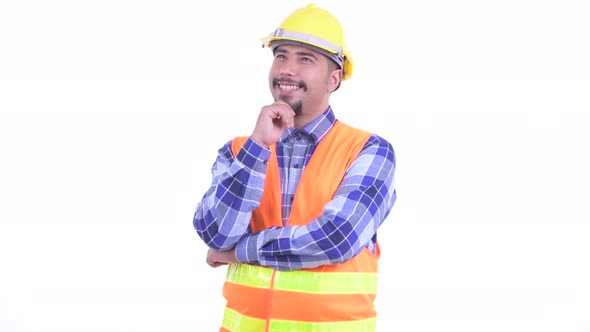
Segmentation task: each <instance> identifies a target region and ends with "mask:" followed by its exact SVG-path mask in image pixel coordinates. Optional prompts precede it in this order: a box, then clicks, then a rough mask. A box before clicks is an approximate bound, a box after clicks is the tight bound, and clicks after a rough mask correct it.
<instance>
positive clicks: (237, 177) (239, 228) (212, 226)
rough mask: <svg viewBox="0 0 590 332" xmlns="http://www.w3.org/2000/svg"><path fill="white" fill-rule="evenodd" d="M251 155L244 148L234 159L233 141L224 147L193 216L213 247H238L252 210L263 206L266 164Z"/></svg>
mask: <svg viewBox="0 0 590 332" xmlns="http://www.w3.org/2000/svg"><path fill="white" fill-rule="evenodd" d="M255 150H256V149H255ZM256 152H260V151H258V150H256ZM262 154H263V155H264V152H262ZM251 157H252V155H251V154H248V153H246V151H244V153H241V154H238V156H237V157H236V158H233V155H232V154H231V148H230V146H229V143H228V145H226V146H225V147H224V148H222V149H220V153H219V156H218V158H217V160H216V162H215V164H214V166H213V168H212V175H213V181H212V184H211V186H210V188H209V190H208V191H207V193H206V194H205V195H204V197H203V198H202V200H201V201H200V202H199V203H198V204H197V208H196V210H195V214H194V218H193V226H194V227H195V230H196V231H197V234H198V235H199V237H201V238H202V239H203V241H204V242H205V243H206V244H207V245H208V246H209V247H211V248H215V249H220V250H227V249H230V248H232V247H234V246H235V244H236V243H237V241H238V240H239V239H240V238H241V237H243V236H244V234H246V233H247V232H248V229H249V224H250V218H251V216H252V210H253V209H255V208H256V207H258V206H259V205H260V199H261V198H262V192H263V186H264V176H265V175H264V172H263V171H264V170H265V167H266V165H265V164H264V163H263V161H261V160H256V159H255V158H251Z"/></svg>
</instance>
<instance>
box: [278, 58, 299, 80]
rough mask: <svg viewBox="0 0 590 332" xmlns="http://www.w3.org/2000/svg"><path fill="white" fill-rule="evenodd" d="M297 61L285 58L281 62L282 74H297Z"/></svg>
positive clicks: (280, 72)
mask: <svg viewBox="0 0 590 332" xmlns="http://www.w3.org/2000/svg"><path fill="white" fill-rule="evenodd" d="M295 69H296V67H295V63H294V61H292V60H291V59H288V60H285V61H283V62H282V63H281V67H280V68H279V74H281V76H294V75H295Z"/></svg>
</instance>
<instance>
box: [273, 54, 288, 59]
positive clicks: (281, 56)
mask: <svg viewBox="0 0 590 332" xmlns="http://www.w3.org/2000/svg"><path fill="white" fill-rule="evenodd" d="M286 58H287V57H285V55H284V54H282V53H277V54H275V59H280V60H282V59H286Z"/></svg>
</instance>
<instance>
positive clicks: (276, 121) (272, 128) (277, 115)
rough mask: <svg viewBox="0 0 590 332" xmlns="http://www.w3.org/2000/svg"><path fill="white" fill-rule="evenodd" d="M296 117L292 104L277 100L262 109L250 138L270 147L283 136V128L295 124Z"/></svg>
mask: <svg viewBox="0 0 590 332" xmlns="http://www.w3.org/2000/svg"><path fill="white" fill-rule="evenodd" d="M294 118H295V112H294V111H293V109H292V108H291V106H290V105H289V104H287V103H286V102H284V101H282V100H277V101H276V102H274V103H273V104H271V105H267V106H264V107H263V108H262V110H260V114H259V115H258V120H256V127H254V131H253V132H252V135H251V136H250V138H252V139H253V140H254V141H255V142H256V143H258V144H260V145H262V146H264V147H265V148H268V147H269V146H271V145H272V144H274V143H276V142H277V141H278V140H279V138H281V135H282V134H283V130H285V129H286V128H291V127H293V126H294V125H295V120H294Z"/></svg>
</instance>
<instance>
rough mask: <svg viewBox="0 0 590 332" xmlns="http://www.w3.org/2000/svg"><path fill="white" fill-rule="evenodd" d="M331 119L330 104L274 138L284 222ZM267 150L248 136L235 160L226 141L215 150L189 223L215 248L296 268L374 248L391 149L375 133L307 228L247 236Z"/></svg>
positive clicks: (388, 200)
mask: <svg viewBox="0 0 590 332" xmlns="http://www.w3.org/2000/svg"><path fill="white" fill-rule="evenodd" d="M335 122H336V118H335V115H334V112H333V111H332V109H331V108H330V107H328V109H327V110H326V111H325V112H324V113H323V114H322V115H321V116H319V117H318V118H317V119H315V120H314V121H313V122H311V123H310V124H308V125H307V126H306V127H305V128H303V130H301V131H298V130H297V129H295V128H290V129H287V130H285V132H284V133H283V136H282V137H281V139H280V140H279V141H278V142H277V145H276V146H277V158H278V164H279V169H280V178H281V192H282V197H281V198H282V211H283V225H286V222H287V219H288V217H289V213H290V211H291V202H292V200H293V197H294V194H295V190H296V188H297V184H298V183H299V179H300V178H301V174H302V172H303V171H304V169H305V166H306V165H307V163H308V161H309V159H310V158H311V156H312V154H313V152H314V150H315V147H316V146H317V145H318V144H319V142H320V141H321V140H322V138H323V137H324V136H325V135H326V133H327V132H328V131H329V130H330V128H332V126H333V125H334V123H335ZM269 158H270V150H268V149H265V148H263V147H261V146H260V145H258V144H256V143H255V142H254V141H253V140H251V139H248V140H247V141H246V143H245V144H244V146H243V148H242V149H241V150H240V152H239V153H238V155H237V156H236V157H235V158H234V156H233V154H232V151H231V141H230V142H227V143H226V144H225V145H224V146H223V147H222V148H221V149H220V150H219V155H218V157H217V160H216V161H215V163H214V164H213V167H212V169H211V173H212V176H213V182H212V184H211V187H210V188H209V190H208V191H207V192H206V193H205V195H204V197H203V198H202V200H201V201H200V202H199V203H198V204H197V208H196V212H195V215H194V219H193V225H194V227H195V229H196V230H197V234H198V235H199V236H200V237H201V238H202V239H203V240H204V241H205V243H206V244H207V245H208V246H209V247H211V248H215V249H220V250H229V249H232V248H234V247H235V248H236V257H237V259H238V260H239V261H240V262H243V263H252V264H257V265H262V266H268V267H272V268H275V269H277V270H296V269H301V268H311V267H316V266H320V265H326V264H338V263H341V262H344V261H346V260H348V259H350V258H352V257H354V256H356V255H357V254H359V253H360V252H361V250H363V248H368V249H369V250H371V251H372V252H375V246H376V241H377V228H378V227H379V226H380V225H381V223H382V222H383V221H384V220H385V218H386V217H387V215H388V214H389V212H390V210H391V208H392V207H393V204H394V202H395V199H396V192H395V188H394V181H393V175H394V171H395V154H394V151H393V148H392V146H391V144H390V143H389V142H387V141H386V140H384V139H383V138H381V137H379V136H377V135H373V136H371V137H370V138H369V140H368V141H367V143H366V144H365V146H364V147H363V149H362V151H361V152H360V154H359V156H358V157H357V159H356V160H355V161H354V162H353V164H352V165H351V167H350V169H349V170H348V171H347V173H346V175H345V176H344V178H343V180H342V183H341V185H340V187H339V188H338V190H337V192H336V194H335V195H334V198H333V199H332V200H331V201H330V202H329V203H328V204H327V205H326V206H325V208H324V213H323V214H322V215H321V216H319V217H318V218H316V219H314V220H311V221H310V222H309V224H307V225H305V226H284V227H272V228H269V229H266V230H263V231H261V232H258V233H255V234H252V233H251V231H250V218H251V216H252V210H253V209H255V208H257V207H258V206H259V205H260V200H261V199H262V193H263V189H264V179H265V173H266V162H267V160H268V159H269Z"/></svg>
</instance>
